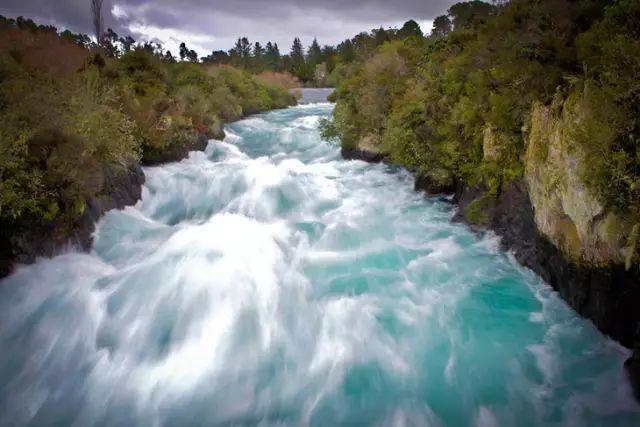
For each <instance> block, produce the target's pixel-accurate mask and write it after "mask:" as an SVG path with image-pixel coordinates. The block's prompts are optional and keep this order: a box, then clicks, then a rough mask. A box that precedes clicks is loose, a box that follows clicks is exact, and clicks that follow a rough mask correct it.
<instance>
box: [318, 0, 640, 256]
mask: <svg viewBox="0 0 640 427" xmlns="http://www.w3.org/2000/svg"><path fill="white" fill-rule="evenodd" d="M638 23H640V2H639V1H638V0H618V1H614V2H609V1H600V0H538V1H534V2H531V1H528V0H512V1H510V2H508V3H505V4H501V5H491V4H487V3H483V2H480V1H471V2H465V3H459V4H456V5H454V6H452V7H451V8H450V9H449V11H448V14H447V15H444V16H441V17H439V18H438V19H436V21H435V24H434V28H433V31H432V33H431V34H430V35H429V36H428V37H421V36H420V35H412V36H410V37H407V38H405V39H401V40H396V41H394V42H392V43H386V44H384V45H382V46H381V47H379V48H378V50H377V52H376V53H375V55H374V56H372V57H369V58H366V59H364V60H362V61H359V62H357V63H355V64H352V65H351V66H350V67H349V70H348V73H347V74H346V76H345V78H344V79H343V80H342V81H341V83H340V85H339V87H338V88H337V90H336V92H335V94H334V99H335V101H336V103H337V104H336V108H335V111H334V114H333V119H332V121H330V122H327V123H325V124H324V134H325V136H326V137H328V138H331V137H338V138H340V139H341V141H342V144H343V147H344V148H346V149H353V148H360V149H362V147H363V144H364V145H366V147H367V149H368V150H377V151H378V152H380V153H384V154H386V155H388V157H389V158H390V159H391V160H392V161H393V162H396V163H399V164H402V165H405V166H407V167H408V168H409V169H411V170H413V171H415V172H416V173H418V174H420V175H423V176H426V177H427V178H428V179H430V180H432V181H433V182H435V183H436V184H437V185H438V186H447V185H449V186H451V185H452V184H453V183H454V181H455V182H463V183H465V184H466V185H472V186H473V185H478V186H482V187H485V188H487V189H488V191H487V192H486V194H484V195H483V196H482V197H481V199H479V200H478V201H477V203H476V205H478V206H480V205H482V203H483V201H486V200H487V198H496V197H500V194H501V191H502V189H503V188H504V186H505V185H506V184H507V183H509V182H510V181H511V180H513V179H516V178H519V177H524V178H525V180H526V181H527V182H528V184H529V187H530V192H531V193H532V202H533V203H534V207H535V209H536V220H537V221H538V219H539V221H538V225H539V226H540V228H541V231H543V232H545V234H547V236H548V237H550V240H551V241H553V242H554V243H556V244H557V245H558V247H560V248H561V249H563V250H564V251H565V252H566V253H567V254H568V255H569V256H570V257H572V258H573V259H575V260H578V261H584V262H587V263H596V264H600V263H608V262H615V263H620V262H626V264H627V266H630V264H632V263H634V262H637V260H638V248H637V247H635V246H636V245H637V243H634V242H636V241H637V239H635V240H634V239H633V238H631V237H630V236H633V235H634V234H633V233H632V229H634V227H635V228H636V229H637V226H635V224H638V223H640V119H639V117H640V98H639V96H640V79H639V78H638V76H639V75H640V50H639V49H640V27H639V26H638V25H639V24H638ZM543 181H544V182H543ZM569 183H573V184H569ZM538 184H540V185H538ZM570 196H571V197H570ZM587 205H588V206H590V207H592V208H593V209H586V208H585V206H587ZM583 208H585V209H583ZM576 212H580V214H577V213H576ZM478 218H481V215H478ZM545 221H552V222H554V224H546V225H545V224H544V222H545ZM480 222H481V220H480ZM560 222H561V223H562V224H560ZM636 234H637V233H636Z"/></svg>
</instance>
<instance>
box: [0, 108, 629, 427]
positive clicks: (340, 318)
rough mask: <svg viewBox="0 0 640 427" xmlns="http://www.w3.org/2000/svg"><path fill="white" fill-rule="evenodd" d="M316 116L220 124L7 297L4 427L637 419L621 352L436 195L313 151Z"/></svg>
mask: <svg viewBox="0 0 640 427" xmlns="http://www.w3.org/2000/svg"><path fill="white" fill-rule="evenodd" d="M331 109H332V105H331V104H329V103H322V102H320V103H308V104H303V105H299V106H296V107H292V108H288V109H284V110H277V111H272V112H269V113H266V114H261V115H257V116H253V117H250V118H248V119H246V120H242V121H239V122H236V123H234V124H231V125H228V126H227V128H226V131H227V137H226V139H225V140H224V141H211V142H210V143H209V146H208V147H207V149H206V150H205V151H204V152H193V153H191V154H190V156H189V158H188V159H185V160H183V161H181V162H177V163H171V164H166V165H163V166H159V167H153V168H147V169H145V173H146V175H147V183H146V185H145V187H144V190H143V197H142V200H141V201H140V202H139V203H138V204H137V205H136V206H134V207H129V208H127V209H124V210H122V211H111V212H109V213H107V214H106V216H105V217H104V218H103V219H102V220H101V221H100V223H99V224H98V226H97V230H96V233H95V241H94V245H93V248H92V251H91V252H90V253H78V252H75V251H73V250H72V249H70V250H69V251H68V252H67V253H65V254H63V255H60V256H57V257H55V258H53V259H41V260H39V261H38V262H37V263H36V264H34V265H31V266H23V267H20V268H19V269H18V270H17V271H16V272H15V273H14V274H13V275H11V276H9V277H8V278H6V279H4V280H3V281H2V282H0V424H1V425H7V426H27V425H28V426H41V425H42V426H49V425H56V426H92V425H98V426H200V425H206V426H210V425H235V426H250V425H263V426H271V425H276V426H299V425H313V426H337V425H354V426H360V425H380V426H423V425H424V426H554V425H557V426H565V425H566V426H627V425H628V426H632V425H635V426H639V425H640V408H639V407H638V405H637V404H636V403H635V402H634V400H633V399H632V397H631V392H630V387H629V385H628V384H627V382H626V380H625V377H624V373H623V369H622V364H623V362H624V360H625V358H626V357H628V355H629V352H628V350H626V349H624V348H623V347H621V346H620V345H618V344H617V343H615V342H613V341H611V340H610V339H608V338H607V337H605V336H603V335H602V334H600V333H599V332H598V331H597V330H596V329H595V328H594V327H593V325H592V324H591V323H589V322H588V321H586V320H584V319H581V318H580V317H578V316H577V315H576V314H575V313H574V312H573V311H571V310H570V309H569V308H568V307H567V305H566V304H565V303H564V302H563V301H562V300H561V299H560V298H559V297H558V296H557V295H556V294H555V293H554V292H553V290H552V289H550V288H549V287H548V286H547V285H546V284H545V283H543V282H542V281H541V280H540V279H539V278H538V277H537V276H536V275H535V274H533V273H532V272H530V271H528V270H526V269H524V268H522V267H520V266H519V265H518V264H517V263H516V262H515V261H514V259H513V257H512V256H511V255H510V254H508V253H506V252H504V251H502V250H501V249H500V246H499V240H498V238H497V237H496V236H494V235H492V234H490V233H484V234H478V233H475V232H473V231H472V230H470V229H469V228H468V227H467V226H466V225H464V224H459V223H453V222H451V218H452V216H453V213H454V209H455V207H454V206H453V205H451V204H450V203H449V202H448V200H447V199H446V198H438V197H426V196H425V195H424V194H421V193H417V192H414V191H413V180H412V177H411V176H410V175H409V174H408V173H407V172H406V171H404V170H402V169H399V168H395V167H392V166H388V165H382V164H377V165H372V164H367V163H364V162H361V161H346V160H343V159H342V158H341V157H340V150H339V147H338V145H337V144H335V143H330V142H326V141H322V140H321V138H320V135H319V131H318V123H319V120H320V119H321V118H322V117H325V116H328V115H329V114H330V113H331Z"/></svg>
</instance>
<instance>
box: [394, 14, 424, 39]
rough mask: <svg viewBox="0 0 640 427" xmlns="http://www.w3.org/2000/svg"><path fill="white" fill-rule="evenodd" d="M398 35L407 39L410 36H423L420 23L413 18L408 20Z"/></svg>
mask: <svg viewBox="0 0 640 427" xmlns="http://www.w3.org/2000/svg"><path fill="white" fill-rule="evenodd" d="M398 37H399V38H401V39H406V38H408V37H422V30H421V29H420V25H418V23H417V22H416V21H414V20H413V19H410V20H408V21H407V22H405V23H404V25H402V28H400V30H399V31H398Z"/></svg>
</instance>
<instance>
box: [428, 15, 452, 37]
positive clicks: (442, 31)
mask: <svg viewBox="0 0 640 427" xmlns="http://www.w3.org/2000/svg"><path fill="white" fill-rule="evenodd" d="M452 28H453V24H452V22H451V19H450V18H449V17H448V16H447V15H440V16H438V17H437V18H436V19H434V20H433V28H432V29H431V35H432V36H433V37H436V38H441V37H446V36H447V35H448V34H449V33H450V32H451V29H452Z"/></svg>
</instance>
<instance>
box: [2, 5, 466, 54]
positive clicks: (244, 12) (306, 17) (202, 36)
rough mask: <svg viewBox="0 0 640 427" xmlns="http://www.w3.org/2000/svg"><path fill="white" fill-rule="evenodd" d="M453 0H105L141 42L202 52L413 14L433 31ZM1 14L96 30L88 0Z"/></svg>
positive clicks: (320, 35)
mask: <svg viewBox="0 0 640 427" xmlns="http://www.w3.org/2000/svg"><path fill="white" fill-rule="evenodd" d="M453 3H455V1H451V0H351V1H350V0H313V1H309V0H269V1H266V0H104V9H105V12H104V21H105V27H111V28H113V29H114V30H115V31H116V32H117V33H118V34H120V35H122V34H131V35H132V36H133V37H134V38H135V39H136V40H139V41H140V40H142V41H160V42H161V43H162V44H163V46H164V47H165V48H168V49H171V50H172V51H173V52H174V54H175V53H177V51H178V49H177V47H178V45H179V44H180V42H182V41H184V42H186V43H187V45H188V46H189V48H191V49H194V50H196V51H197V52H198V53H199V54H200V55H205V54H208V53H210V52H211V51H212V50H217V49H223V50H228V49H229V48H231V47H232V46H233V44H234V42H235V40H236V39H237V38H238V36H247V37H248V38H249V40H250V41H251V42H255V41H260V42H262V43H265V42H266V41H268V40H271V41H275V42H277V43H278V45H279V46H280V50H281V51H282V52H283V53H285V52H288V51H289V48H290V47H291V42H292V40H293V38H294V37H296V36H297V37H300V38H301V39H302V42H303V43H304V45H305V46H308V45H309V43H310V42H311V40H313V38H314V37H317V39H318V42H319V43H320V44H321V45H325V44H331V45H333V44H336V43H338V42H340V41H342V40H344V39H346V38H349V37H352V36H354V35H355V34H357V33H359V32H361V31H364V30H370V29H372V28H378V27H380V26H382V27H385V28H387V27H392V26H393V27H399V26H400V25H402V23H403V22H405V21H406V20H408V19H414V20H415V21H416V22H418V23H419V24H420V26H421V27H422V29H423V31H425V32H428V31H429V29H430V28H431V22H432V20H433V18H435V17H436V16H438V15H442V14H443V13H444V12H445V11H446V9H447V8H448V7H449V6H450V5H451V4H453ZM0 14H2V15H5V16H10V17H16V16H19V15H23V16H26V17H30V18H33V19H34V20H35V21H37V22H38V23H47V24H49V23H50V24H53V25H55V26H57V27H58V28H68V29H70V30H72V31H74V32H84V33H91V17H90V0H1V1H0Z"/></svg>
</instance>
